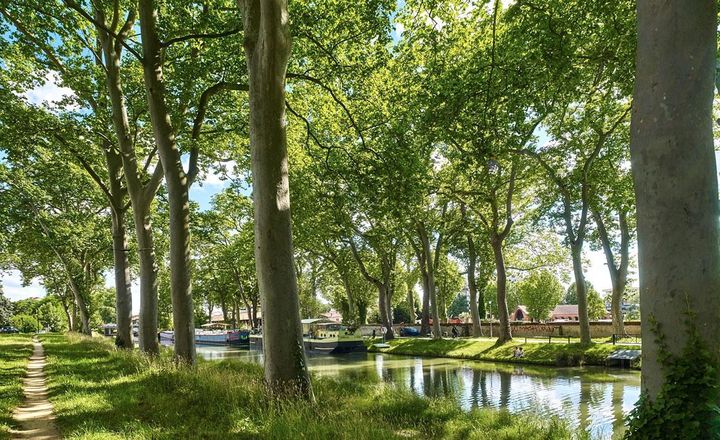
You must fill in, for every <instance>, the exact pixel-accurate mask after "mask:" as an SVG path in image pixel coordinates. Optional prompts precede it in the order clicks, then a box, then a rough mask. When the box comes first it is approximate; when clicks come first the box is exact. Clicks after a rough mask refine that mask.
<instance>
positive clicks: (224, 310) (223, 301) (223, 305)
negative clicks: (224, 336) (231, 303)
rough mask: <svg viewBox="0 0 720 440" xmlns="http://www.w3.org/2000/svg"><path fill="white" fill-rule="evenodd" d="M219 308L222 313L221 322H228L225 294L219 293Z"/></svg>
mask: <svg viewBox="0 0 720 440" xmlns="http://www.w3.org/2000/svg"><path fill="white" fill-rule="evenodd" d="M220 310H221V311H222V315H223V322H224V323H227V322H228V316H229V315H228V309H227V300H226V299H225V296H224V295H223V294H222V293H220Z"/></svg>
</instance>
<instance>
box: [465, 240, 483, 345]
mask: <svg viewBox="0 0 720 440" xmlns="http://www.w3.org/2000/svg"><path fill="white" fill-rule="evenodd" d="M467 245H468V267H467V284H468V294H469V296H470V318H471V319H472V335H473V337H474V338H479V337H480V336H482V327H481V326H480V319H481V317H480V309H479V307H478V304H479V303H478V300H479V301H480V303H484V301H485V299H484V298H483V296H482V293H480V297H479V298H478V288H477V279H476V278H475V267H476V265H477V251H476V250H475V241H474V240H473V237H472V234H467Z"/></svg>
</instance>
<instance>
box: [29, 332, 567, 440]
mask: <svg viewBox="0 0 720 440" xmlns="http://www.w3.org/2000/svg"><path fill="white" fill-rule="evenodd" d="M42 340H43V343H44V345H45V346H46V350H47V353H48V377H49V381H50V400H51V402H52V403H53V404H54V406H55V410H56V414H57V422H58V425H59V426H60V428H61V430H62V431H63V433H64V434H65V435H66V436H67V437H75V436H79V435H82V436H84V437H92V438H96V437H97V438H100V437H102V438H105V437H113V438H115V437H123V438H124V437H133V438H188V437H189V436H191V437H193V438H223V437H231V438H253V439H255V438H258V439H278V440H279V439H287V438H301V437H302V438H316V439H334V440H342V439H349V440H354V439H359V438H362V439H368V440H375V439H377V440H381V439H382V440H385V439H393V438H397V439H402V438H443V439H449V440H454V439H458V440H460V439H467V438H471V437H473V435H475V437H474V438H478V435H481V437H480V438H495V439H516V438H523V439H526V440H541V439H548V438H552V439H557V440H564V439H567V440H570V439H574V438H577V437H578V432H577V431H576V430H575V429H573V428H571V427H570V426H569V424H568V423H567V422H566V421H564V420H562V419H560V418H559V417H555V416H552V417H540V416H537V415H533V414H511V413H509V412H507V411H501V410H497V409H493V408H480V409H472V410H470V411H466V410H463V409H462V408H461V407H460V406H459V405H458V404H457V403H456V402H454V401H452V400H450V399H446V398H424V397H420V396H416V395H414V394H412V393H411V392H410V391H403V390H398V389H396V388H395V387H385V386H381V384H378V383H377V382H375V381H368V382H366V381H363V380H357V379H353V380H349V379H345V380H339V379H334V378H327V377H322V376H317V377H314V380H313V388H314V391H315V393H316V396H317V399H318V402H330V403H331V404H319V405H308V404H307V403H306V402H305V401H301V400H297V401H296V400H286V401H284V402H282V404H281V405H268V395H267V394H266V390H265V387H264V382H263V375H262V367H261V366H258V365H253V364H250V363H246V362H242V361H233V360H225V361H222V362H211V361H202V360H199V361H198V364H197V365H196V366H195V367H193V368H188V367H184V366H178V365H177V364H175V363H174V362H173V361H172V358H171V356H170V354H169V353H161V355H160V356H158V357H155V358H149V357H145V356H143V355H142V354H140V353H138V352H137V351H130V350H127V351H126V350H117V349H115V347H114V346H113V345H112V342H111V341H109V340H104V339H100V338H89V337H84V336H75V335H69V336H65V335H43V336H42ZM88 385H92V386H88Z"/></svg>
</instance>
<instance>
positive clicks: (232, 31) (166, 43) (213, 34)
mask: <svg viewBox="0 0 720 440" xmlns="http://www.w3.org/2000/svg"><path fill="white" fill-rule="evenodd" d="M240 31H242V28H235V29H230V30H228V31H223V32H211V33H208V34H188V35H183V36H182V37H175V38H171V39H169V40H167V41H162V42H160V47H168V46H170V45H172V44H175V43H180V42H183V41H187V40H199V39H205V38H223V37H227V36H230V35H235V34H239V33H240Z"/></svg>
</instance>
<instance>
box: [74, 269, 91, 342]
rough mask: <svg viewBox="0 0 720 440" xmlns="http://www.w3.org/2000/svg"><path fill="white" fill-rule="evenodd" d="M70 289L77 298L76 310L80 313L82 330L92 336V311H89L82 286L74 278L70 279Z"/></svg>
mask: <svg viewBox="0 0 720 440" xmlns="http://www.w3.org/2000/svg"><path fill="white" fill-rule="evenodd" d="M70 290H71V291H72V293H73V297H74V299H75V306H76V307H75V310H76V311H77V312H78V314H79V315H80V332H81V333H82V334H84V335H88V336H90V335H92V330H91V329H90V313H88V308H87V303H86V302H85V297H84V296H83V292H81V291H80V287H79V286H78V285H77V283H76V282H75V280H73V279H72V278H71V279H70Z"/></svg>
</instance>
